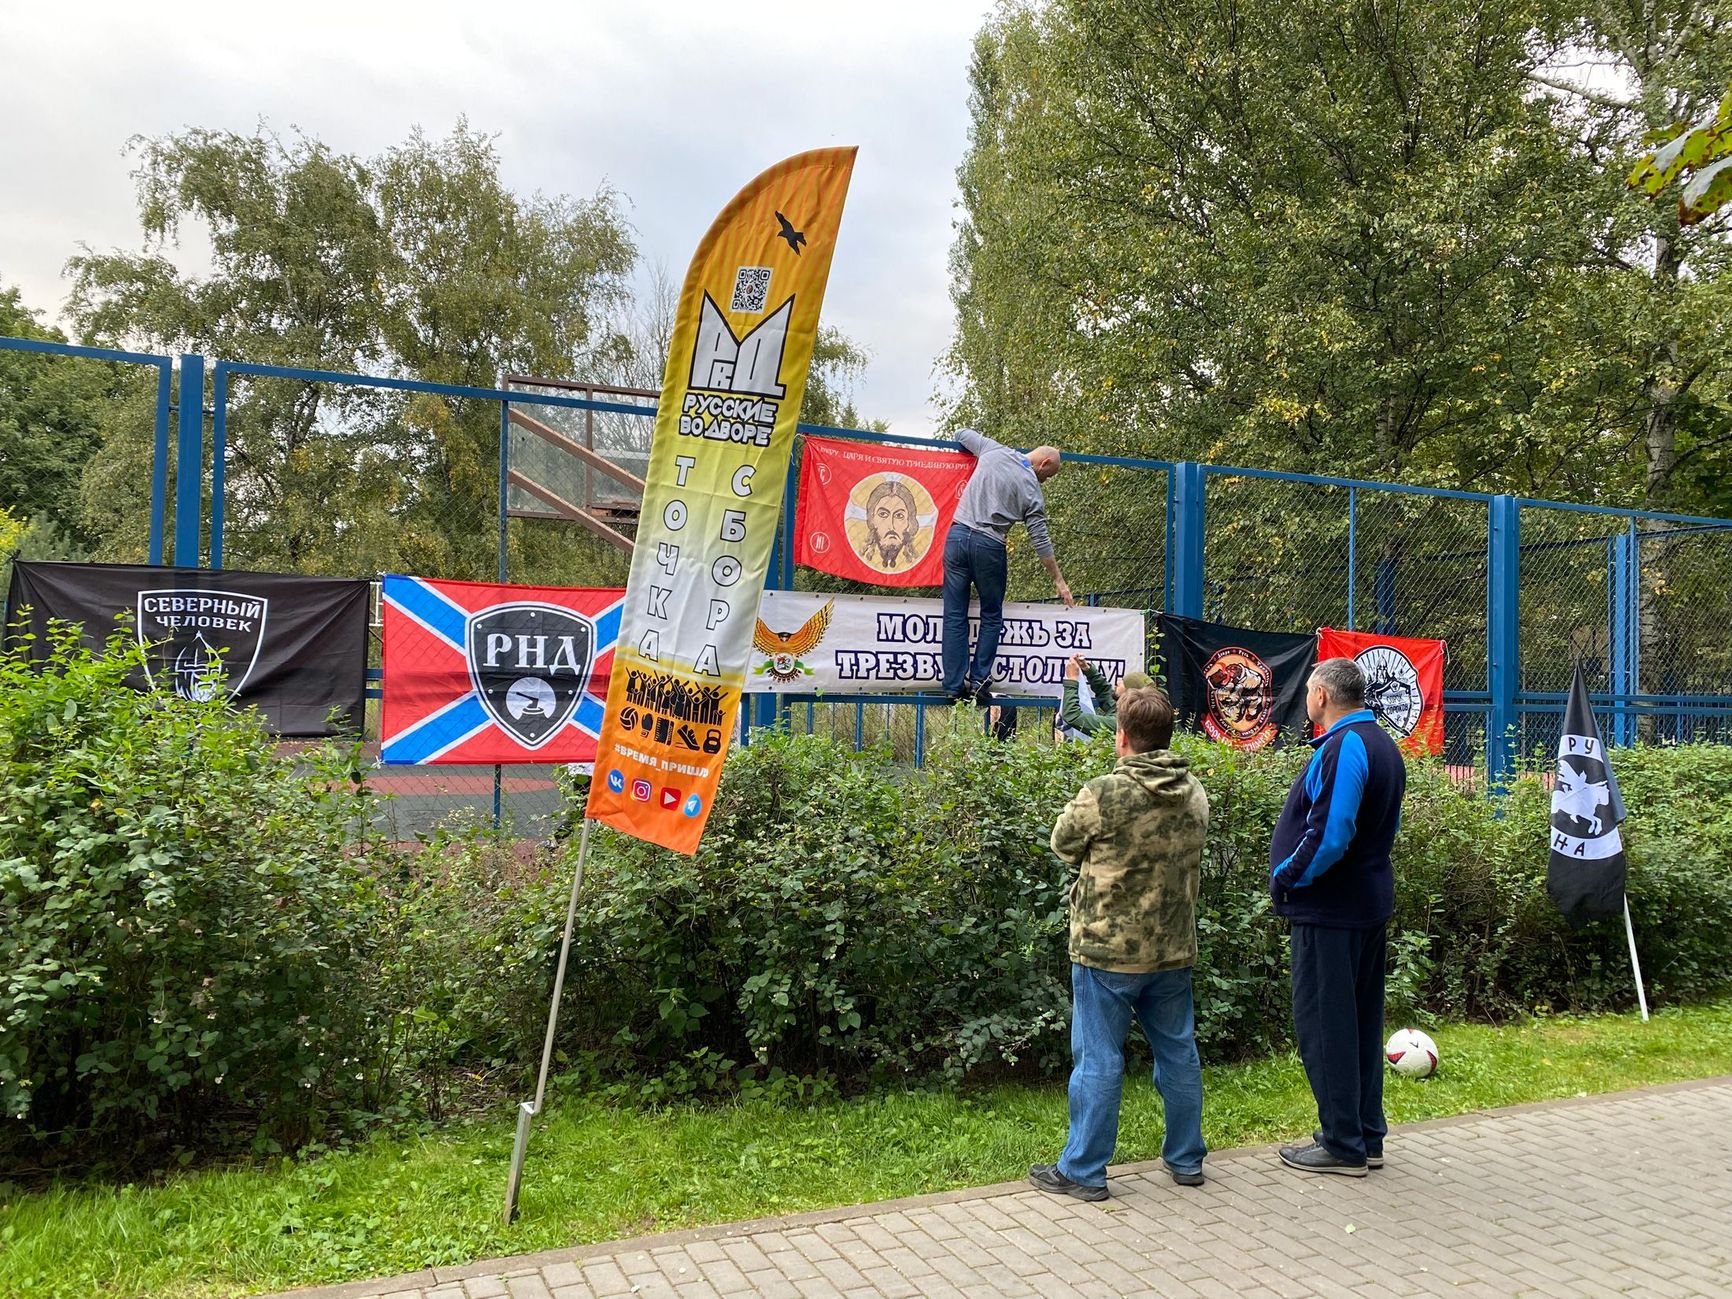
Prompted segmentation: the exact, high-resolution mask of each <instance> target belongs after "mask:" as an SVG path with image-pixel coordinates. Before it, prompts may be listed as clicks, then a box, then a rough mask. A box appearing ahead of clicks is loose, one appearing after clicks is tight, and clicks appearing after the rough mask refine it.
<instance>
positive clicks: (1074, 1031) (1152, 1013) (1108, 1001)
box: [1058, 962, 1206, 1186]
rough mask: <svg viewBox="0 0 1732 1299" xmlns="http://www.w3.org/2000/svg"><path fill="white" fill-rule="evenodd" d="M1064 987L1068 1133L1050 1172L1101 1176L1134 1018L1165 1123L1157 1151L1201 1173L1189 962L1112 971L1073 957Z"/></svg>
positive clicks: (1082, 1179) (1199, 1073)
mask: <svg viewBox="0 0 1732 1299" xmlns="http://www.w3.org/2000/svg"><path fill="white" fill-rule="evenodd" d="M1070 988H1071V1001H1072V1009H1071V1020H1070V1050H1071V1059H1072V1061H1073V1064H1072V1066H1071V1074H1070V1139H1069V1140H1068V1141H1067V1142H1066V1143H1065V1147H1064V1153H1063V1154H1062V1155H1060V1156H1059V1158H1058V1171H1059V1172H1061V1173H1063V1174H1064V1175H1065V1176H1066V1177H1068V1178H1070V1180H1071V1181H1073V1182H1077V1183H1079V1184H1081V1185H1083V1186H1105V1185H1106V1183H1107V1161H1108V1160H1110V1159H1111V1158H1112V1155H1113V1146H1114V1145H1115V1144H1116V1143H1117V1142H1118V1136H1119V1099H1120V1097H1122V1096H1123V1095H1124V1090H1125V1037H1126V1035H1127V1034H1128V1033H1129V1032H1130V1031H1131V1019H1132V1018H1133V1017H1134V1018H1135V1019H1136V1021H1137V1023H1139V1024H1141V1025H1142V1028H1143V1036H1144V1037H1146V1038H1148V1039H1149V1045H1150V1046H1151V1047H1153V1048H1154V1052H1155V1088H1156V1090H1158V1091H1159V1092H1160V1093H1161V1106H1162V1108H1163V1109H1164V1110H1165V1111H1166V1122H1167V1134H1166V1139H1165V1140H1164V1141H1162V1143H1161V1158H1162V1159H1164V1160H1165V1161H1166V1164H1167V1167H1168V1168H1170V1169H1172V1170H1173V1171H1174V1172H1176V1173H1196V1172H1201V1171H1202V1167H1203V1155H1204V1153H1205V1150H1206V1147H1205V1146H1204V1145H1203V1067H1202V1064H1201V1063H1200V1062H1199V1061H1198V1059H1197V1036H1196V1018H1195V1012H1194V1010H1193V1007H1192V1004H1191V970H1190V967H1189V966H1187V967H1185V968H1184V969H1180V970H1161V971H1159V972H1157V973H1155V974H1115V973H1113V972H1112V971H1110V970H1096V969H1093V968H1091V967H1089V966H1087V965H1077V964H1075V963H1074V962H1073V963H1072V965H1071V967H1070Z"/></svg>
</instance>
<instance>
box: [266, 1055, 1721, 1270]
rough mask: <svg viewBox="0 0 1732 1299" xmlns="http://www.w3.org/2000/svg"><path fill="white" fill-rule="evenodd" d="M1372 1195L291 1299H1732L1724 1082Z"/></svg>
mask: <svg viewBox="0 0 1732 1299" xmlns="http://www.w3.org/2000/svg"><path fill="white" fill-rule="evenodd" d="M1387 1150H1388V1156H1389V1163H1388V1166H1387V1167H1386V1168H1384V1169H1383V1170H1382V1171H1380V1172H1374V1173H1372V1174H1371V1175H1370V1176H1369V1177H1367V1178H1365V1179H1363V1180H1358V1181H1356V1180H1352V1179H1349V1178H1343V1177H1315V1176H1308V1175H1304V1174H1300V1173H1294V1172H1290V1171H1288V1170H1286V1169H1284V1168H1281V1167H1280V1166H1278V1165H1277V1163H1276V1161H1275V1158H1274V1154H1273V1151H1272V1149H1271V1148H1269V1147H1257V1148H1250V1149H1242V1150H1231V1151H1224V1152H1221V1153H1219V1154H1214V1155H1211V1156H1210V1157H1209V1160H1208V1163H1207V1165H1206V1168H1207V1172H1208V1175H1209V1183H1208V1185H1207V1186H1206V1187H1203V1188H1202V1189H1200V1190H1187V1189H1183V1188H1180V1187H1177V1186H1174V1185H1173V1183H1172V1181H1171V1180H1170V1179H1169V1178H1168V1177H1167V1176H1166V1174H1165V1173H1164V1172H1163V1171H1161V1169H1160V1167H1159V1165H1151V1164H1138V1165H1131V1166H1127V1167H1123V1168H1115V1169H1114V1170H1113V1172H1112V1188H1113V1193H1114V1198H1113V1199H1111V1200H1109V1201H1107V1202H1105V1203H1104V1204H1083V1203H1081V1202H1079V1201H1076V1200H1071V1199H1065V1198H1059V1197H1056V1196H1050V1195H1047V1194H1045V1193H1043V1192H1040V1191H1036V1190H1033V1189H1032V1188H1030V1187H1029V1186H1027V1184H1026V1183H1009V1184H1005V1185H1000V1186H988V1187H982V1188H979V1189H975V1190H968V1191H959V1192H953V1193H951V1194H947V1195H932V1196H923V1197H920V1198H918V1199H910V1200H898V1201H894V1202H890V1203H886V1204H878V1205H867V1206H858V1207H855V1208H850V1209H839V1210H834V1211H830V1212H825V1213H813V1214H804V1215H801V1216H799V1217H794V1218H779V1219H766V1220H764V1221H760V1222H750V1223H735V1224H732V1225H731V1226H726V1227H713V1228H705V1229H702V1230H699V1231H689V1232H682V1233H679V1234H677V1235H668V1236H652V1237H647V1238H645V1239H642V1240H636V1241H615V1242H612V1243H609V1244H603V1245H596V1246H589V1247H585V1248H581V1249H572V1250H562V1251H559V1252H557V1253H552V1254H540V1255H533V1256H529V1257H524V1258H515V1259H495V1260H492V1261H490V1262H486V1263H477V1264H472V1265H470V1266H467V1267H459V1268H437V1269H434V1270H432V1271H427V1272H419V1273H416V1274H414V1275H412V1276H406V1277H397V1278H393V1279H391V1280H387V1281H377V1282H370V1283H363V1284H356V1285H347V1286H336V1287H330V1288H328V1289H325V1290H319V1291H298V1292H296V1295H297V1299H313V1296H315V1295H317V1296H319V1297H320V1299H339V1297H340V1299H360V1297H361V1296H386V1295H388V1296H392V1297H393V1299H493V1297H495V1296H509V1297H510V1299H603V1297H604V1296H622V1297H623V1296H631V1295H636V1296H638V1299H700V1297H701V1299H716V1297H718V1296H732V1295H763V1296H769V1297H770V1299H808V1297H811V1299H816V1297H818V1296H849V1297H852V1296H867V1295H882V1296H890V1297H892V1299H894V1297H896V1296H907V1297H908V1299H955V1297H957V1296H970V1297H973V1296H980V1297H981V1299H1016V1297H1017V1296H1039V1297H1040V1299H1057V1297H1067V1296H1091V1297H1092V1296H1100V1297H1102V1299H1108V1297H1115V1296H1124V1295H1159V1296H1164V1297H1165V1299H1193V1297H1195V1296H1211V1297H1213V1296H1219V1297H1221V1299H1225V1297H1226V1296H1230V1295H1271V1296H1291V1297H1292V1299H1306V1297H1308V1296H1364V1297H1366V1299H1369V1297H1370V1296H1400V1295H1418V1296H1426V1295H1450V1296H1459V1297H1461V1299H1467V1297H1469V1296H1486V1297H1489V1296H1517V1295H1519V1296H1544V1297H1546V1299H1586V1297H1589V1296H1601V1295H1636V1296H1642V1297H1643V1299H1649V1297H1653V1299H1676V1297H1681V1296H1694V1295H1701V1296H1708V1295H1714V1296H1724V1295H1729V1294H1732V1078H1722V1079H1715V1080H1711V1081H1708V1082H1705V1083H1689V1084H1683V1085H1680V1086H1675V1087H1662V1088H1654V1089H1651V1090H1647V1091H1641V1092H1625V1093H1620V1094H1614V1095H1610V1096H1603V1097H1595V1098H1591V1099H1585V1100H1575V1101H1562V1102H1553V1103H1549V1104H1544V1105H1532V1106H1521V1107H1517V1108H1513V1109H1509V1110H1501V1111H1497V1112H1495V1113H1491V1114H1481V1115H1473V1116H1468V1117H1464V1118H1460V1119H1448V1120H1442V1121H1439V1122H1434V1123H1422V1124H1413V1125H1408V1126H1406V1127H1403V1128H1399V1129H1397V1130H1396V1131H1395V1132H1393V1133H1391V1135H1390V1138H1389V1144H1388V1147H1387Z"/></svg>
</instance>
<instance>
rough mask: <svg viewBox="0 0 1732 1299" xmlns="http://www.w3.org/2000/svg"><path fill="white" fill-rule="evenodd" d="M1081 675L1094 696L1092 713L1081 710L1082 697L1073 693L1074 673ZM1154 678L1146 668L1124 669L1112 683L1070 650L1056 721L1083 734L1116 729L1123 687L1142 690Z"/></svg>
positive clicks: (1074, 689) (1102, 673) (1091, 664)
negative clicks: (1120, 678) (1061, 699)
mask: <svg viewBox="0 0 1732 1299" xmlns="http://www.w3.org/2000/svg"><path fill="white" fill-rule="evenodd" d="M1078 676H1085V677H1087V678H1088V682H1089V693H1090V694H1092V695H1093V696H1094V701H1095V710H1094V712H1092V713H1087V712H1084V711H1083V707H1082V700H1081V699H1080V698H1079V697H1078V695H1077V677H1078ZM1154 684H1155V682H1154V678H1153V677H1151V676H1149V674H1148V673H1147V672H1127V673H1125V675H1124V679H1123V680H1122V681H1120V682H1119V683H1118V685H1117V686H1115V685H1113V683H1112V682H1111V681H1108V680H1107V674H1106V673H1105V672H1102V671H1101V670H1100V669H1099V668H1097V667H1096V666H1095V665H1094V664H1093V663H1090V662H1089V661H1088V660H1087V659H1085V658H1084V657H1083V656H1082V655H1081V654H1072V655H1071V656H1070V661H1069V662H1068V663H1066V664H1065V665H1064V701H1063V702H1062V703H1061V704H1060V705H1059V710H1058V724H1059V725H1060V726H1061V727H1065V728H1067V729H1069V730H1073V731H1081V732H1082V733H1083V734H1084V735H1098V734H1102V733H1107V732H1112V731H1114V730H1117V729H1118V721H1117V720H1116V718H1117V715H1118V706H1119V699H1120V698H1121V697H1122V696H1123V695H1124V693H1125V691H1127V690H1142V689H1144V688H1145V687H1148V686H1152V685H1154Z"/></svg>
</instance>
